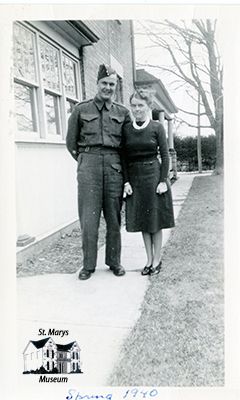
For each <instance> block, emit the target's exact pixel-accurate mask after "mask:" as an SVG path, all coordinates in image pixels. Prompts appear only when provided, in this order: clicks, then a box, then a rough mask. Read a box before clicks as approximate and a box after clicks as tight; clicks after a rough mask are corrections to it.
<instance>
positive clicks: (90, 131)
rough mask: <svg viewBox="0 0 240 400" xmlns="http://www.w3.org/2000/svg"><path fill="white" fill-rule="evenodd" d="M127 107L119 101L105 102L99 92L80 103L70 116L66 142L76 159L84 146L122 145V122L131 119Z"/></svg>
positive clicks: (114, 146)
mask: <svg viewBox="0 0 240 400" xmlns="http://www.w3.org/2000/svg"><path fill="white" fill-rule="evenodd" d="M130 120H131V118H130V114H129V111H128V109H127V108H126V107H124V106H123V105H121V104H119V103H116V102H111V101H107V102H103V101H102V100H101V99H100V98H98V96H96V97H95V98H94V99H91V100H88V101H83V102H81V103H79V104H77V105H76V106H75V107H74V109H73V112H72V114H71V116H70V117H69V120H68V131H67V137H66V145H67V148H68V150H69V152H70V153H71V155H72V156H73V158H75V159H77V157H78V154H79V149H80V148H81V147H87V146H89V147H91V146H101V145H102V146H105V147H111V148H116V149H119V148H120V147H121V140H122V129H123V126H124V125H125V124H126V123H128V122H130Z"/></svg>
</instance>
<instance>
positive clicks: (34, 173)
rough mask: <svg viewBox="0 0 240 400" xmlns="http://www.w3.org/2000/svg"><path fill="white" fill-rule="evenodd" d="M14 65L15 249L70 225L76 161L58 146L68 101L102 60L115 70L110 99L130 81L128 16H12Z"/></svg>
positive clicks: (88, 88)
mask: <svg viewBox="0 0 240 400" xmlns="http://www.w3.org/2000/svg"><path fill="white" fill-rule="evenodd" d="M13 35H14V37H13V39H14V41H13V43H14V51H13V66H14V68H13V72H14V96H15V121H16V124H15V131H16V132H15V148H16V151H15V154H16V193H17V210H16V211H17V243H18V252H19V250H21V249H22V248H23V247H22V246H24V248H26V246H27V245H28V246H31V244H29V243H30V242H31V240H34V238H35V240H34V243H39V241H40V239H44V238H49V237H51V235H55V234H56V233H59V232H62V230H63V229H72V227H73V224H75V223H76V220H77V201H76V200H77V183H76V162H75V161H74V160H73V159H72V158H71V157H70V156H69V154H68V152H67V150H66V146H65V136H66V131H67V120H68V117H69V115H70V113H71V110H72V108H73V106H74V105H75V104H76V103H77V102H79V101H81V100H83V99H85V98H91V97H93V96H94V95H95V93H96V75H97V70H98V66H99V64H101V63H108V64H111V65H112V67H114V68H115V69H116V71H117V74H118V88H117V96H116V100H117V101H119V102H122V103H123V104H125V105H126V106H128V98H129V95H130V93H132V91H133V85H134V52H133V32H132V23H131V21H127V20H124V21H123V20H108V21H106V20H102V21H101V20H99V21H22V22H20V21H19V22H15V23H14V30H13Z"/></svg>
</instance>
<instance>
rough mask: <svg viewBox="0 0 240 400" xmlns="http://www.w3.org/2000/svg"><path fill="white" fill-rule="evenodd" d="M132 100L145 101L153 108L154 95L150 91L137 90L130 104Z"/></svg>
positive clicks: (132, 95)
mask: <svg viewBox="0 0 240 400" xmlns="http://www.w3.org/2000/svg"><path fill="white" fill-rule="evenodd" d="M132 99H140V100H145V101H146V103H147V105H148V107H151V105H152V94H151V93H150V92H149V91H146V90H144V89H136V90H135V91H134V92H133V94H131V96H130V98H129V102H130V104H131V102H132Z"/></svg>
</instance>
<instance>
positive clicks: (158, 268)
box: [149, 261, 162, 276]
mask: <svg viewBox="0 0 240 400" xmlns="http://www.w3.org/2000/svg"><path fill="white" fill-rule="evenodd" d="M161 268H162V261H160V263H159V264H158V265H157V266H156V267H154V268H153V267H151V268H150V271H149V273H150V275H151V276H152V275H157V274H159V272H160V270H161Z"/></svg>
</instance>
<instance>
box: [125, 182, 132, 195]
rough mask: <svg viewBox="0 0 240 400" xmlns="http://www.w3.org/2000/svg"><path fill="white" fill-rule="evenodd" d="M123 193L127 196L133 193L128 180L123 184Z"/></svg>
mask: <svg viewBox="0 0 240 400" xmlns="http://www.w3.org/2000/svg"><path fill="white" fill-rule="evenodd" d="M124 194H125V195H127V196H131V194H133V190H132V186H131V185H130V183H129V182H126V183H125V184H124Z"/></svg>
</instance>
